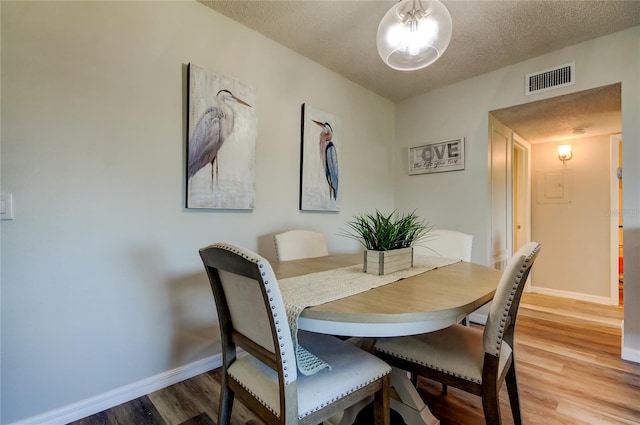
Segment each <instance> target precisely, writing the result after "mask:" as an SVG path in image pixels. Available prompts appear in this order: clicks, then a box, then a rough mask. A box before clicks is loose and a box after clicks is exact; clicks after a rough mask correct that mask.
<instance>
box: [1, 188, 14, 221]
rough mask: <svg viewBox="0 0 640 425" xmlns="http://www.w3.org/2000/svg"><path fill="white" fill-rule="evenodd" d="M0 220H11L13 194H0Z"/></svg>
mask: <svg viewBox="0 0 640 425" xmlns="http://www.w3.org/2000/svg"><path fill="white" fill-rule="evenodd" d="M0 220H13V194H11V193H0Z"/></svg>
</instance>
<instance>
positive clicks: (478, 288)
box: [271, 254, 501, 425]
mask: <svg viewBox="0 0 640 425" xmlns="http://www.w3.org/2000/svg"><path fill="white" fill-rule="evenodd" d="M362 262H363V256H362V254H344V255H330V256H327V257H317V258H309V259H302V260H292V261H274V262H272V263H271V265H272V267H273V270H274V272H275V274H276V277H277V278H278V279H279V280H280V279H285V278H291V277H297V276H302V275H307V274H311V273H317V272H323V271H328V270H334V269H339V268H343V267H346V266H352V265H355V264H359V263H362ZM500 276H501V272H500V271H498V270H495V269H492V268H489V267H486V266H482V265H479V264H474V263H467V262H461V261H460V262H454V263H453V264H451V265H447V266H445V267H439V268H436V269H434V270H430V271H427V272H424V273H421V274H417V275H415V276H412V277H407V278H403V279H401V280H398V281H395V282H392V283H389V284H386V285H383V286H379V287H376V288H373V289H370V290H367V291H364V292H360V293H358V294H355V295H351V296H348V297H345V298H340V299H337V300H334V301H330V302H327V303H325V304H321V305H316V306H311V307H308V308H305V309H304V310H303V311H302V313H301V314H300V316H299V318H298V329H301V330H306V331H312V332H319V333H324V334H329V335H339V336H348V337H363V341H365V343H364V344H363V346H364V347H365V348H368V349H372V347H373V343H374V342H375V338H381V337H391V336H403V335H415V334H420V333H425V332H433V331H435V330H438V329H442V328H445V327H447V326H450V325H453V324H455V323H458V322H459V321H460V320H462V319H463V318H465V317H466V316H467V315H468V314H470V313H471V312H473V311H474V310H476V309H478V308H479V307H481V306H482V305H484V304H486V303H488V302H489V301H491V299H492V298H493V296H494V294H495V290H496V287H497V285H498V281H499V280H500ZM391 381H392V385H393V387H394V389H395V392H396V396H395V397H394V398H393V399H392V400H391V406H392V409H393V410H395V411H397V412H398V413H399V414H400V415H401V416H402V418H403V419H404V421H405V423H406V424H407V425H414V424H416V425H417V424H428V425H436V424H439V421H438V419H437V418H436V417H435V416H433V415H432V414H431V412H430V411H429V408H428V406H426V405H425V404H424V402H423V400H422V399H421V398H420V395H419V394H418V392H417V390H416V389H415V387H414V386H413V385H412V383H411V381H410V379H408V377H407V373H406V372H405V371H402V370H398V369H395V368H394V369H393V371H392V376H391ZM352 419H353V417H349V416H348V415H346V416H345V417H344V418H342V421H341V422H340V424H346V423H351V421H352Z"/></svg>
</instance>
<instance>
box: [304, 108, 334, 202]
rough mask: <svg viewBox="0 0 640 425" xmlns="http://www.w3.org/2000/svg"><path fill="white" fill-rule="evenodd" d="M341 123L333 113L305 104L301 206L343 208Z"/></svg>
mask: <svg viewBox="0 0 640 425" xmlns="http://www.w3.org/2000/svg"><path fill="white" fill-rule="evenodd" d="M341 144H342V124H341V122H340V119H339V118H338V117H336V116H335V115H333V114H330V113H328V112H324V111H321V110H319V109H316V108H314V107H312V106H309V105H306V104H303V105H302V149H301V161H300V162H301V164H300V209H301V210H304V211H340V203H339V200H340V197H339V195H340V167H339V165H340V163H339V159H340V147H341Z"/></svg>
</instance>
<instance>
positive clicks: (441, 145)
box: [409, 137, 464, 175]
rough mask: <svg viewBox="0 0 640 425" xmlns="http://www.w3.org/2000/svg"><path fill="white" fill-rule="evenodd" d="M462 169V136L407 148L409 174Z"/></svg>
mask: <svg viewBox="0 0 640 425" xmlns="http://www.w3.org/2000/svg"><path fill="white" fill-rule="evenodd" d="M455 170H464V138H463V137H461V138H458V139H451V140H444V141H441V142H434V143H429V144H426V145H421V146H412V147H410V148H409V175H413V174H424V173H439V172H442V171H455Z"/></svg>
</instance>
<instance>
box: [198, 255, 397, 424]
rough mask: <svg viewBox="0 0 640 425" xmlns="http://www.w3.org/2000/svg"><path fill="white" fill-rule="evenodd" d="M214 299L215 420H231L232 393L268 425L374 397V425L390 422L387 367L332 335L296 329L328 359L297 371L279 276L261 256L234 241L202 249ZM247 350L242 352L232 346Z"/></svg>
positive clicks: (312, 419) (299, 420)
mask: <svg viewBox="0 0 640 425" xmlns="http://www.w3.org/2000/svg"><path fill="white" fill-rule="evenodd" d="M200 256H201V258H202V261H203V263H204V266H205V269H206V271H207V275H208V276H209V281H210V283H211V288H212V290H213V295H214V298H215V303H216V308H217V310H218V318H219V321H220V333H221V339H222V360H223V365H222V384H221V387H222V388H221V391H220V409H219V412H218V424H220V425H228V424H229V423H230V419H231V410H232V407H233V401H234V398H235V397H237V398H238V399H239V400H241V401H242V402H243V403H244V404H245V405H246V406H247V407H248V408H249V409H251V410H252V411H254V412H255V413H256V414H257V415H258V416H260V418H262V420H264V421H265V422H266V423H268V424H282V425H285V424H286V425H295V424H318V423H321V422H323V421H324V420H326V419H327V418H329V417H331V416H333V415H334V414H336V413H338V412H340V411H342V410H344V409H345V408H347V407H349V406H351V405H353V404H355V403H357V402H359V401H361V400H364V399H365V398H368V397H369V396H371V395H374V410H375V412H376V413H375V417H376V420H375V423H376V425H389V386H390V375H389V373H390V371H391V368H390V367H389V366H388V365H387V364H386V363H384V362H383V361H382V360H380V359H378V358H377V357H375V356H374V355H372V354H370V353H368V352H366V351H364V350H361V349H359V348H357V347H355V346H354V345H353V344H349V343H346V342H343V341H340V340H338V339H336V338H334V337H332V336H329V335H321V334H314V333H310V332H300V334H299V337H298V341H299V343H300V344H302V345H303V346H304V347H305V348H306V349H307V350H309V351H310V352H312V353H313V354H315V355H316V356H318V357H319V358H321V359H322V360H324V361H325V362H327V363H329V365H330V366H331V370H329V369H323V370H321V371H320V372H317V373H315V374H313V375H310V376H304V375H298V373H297V366H296V356H295V353H294V346H293V342H292V337H291V331H290V328H289V325H288V322H287V315H286V312H285V307H284V304H283V301H282V297H281V295H280V289H279V287H278V282H277V280H276V277H275V275H274V273H273V270H272V268H271V265H270V264H269V262H268V261H267V260H265V259H264V258H262V257H260V256H259V255H257V254H255V253H253V252H251V251H249V250H246V249H243V248H240V247H236V246H233V245H228V244H214V245H211V246H209V247H206V248H202V249H201V250H200ZM236 347H238V348H242V349H244V350H245V351H246V352H247V354H245V355H242V356H239V355H238V353H237V349H236Z"/></svg>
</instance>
